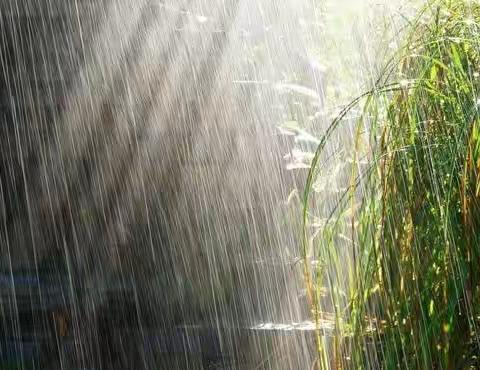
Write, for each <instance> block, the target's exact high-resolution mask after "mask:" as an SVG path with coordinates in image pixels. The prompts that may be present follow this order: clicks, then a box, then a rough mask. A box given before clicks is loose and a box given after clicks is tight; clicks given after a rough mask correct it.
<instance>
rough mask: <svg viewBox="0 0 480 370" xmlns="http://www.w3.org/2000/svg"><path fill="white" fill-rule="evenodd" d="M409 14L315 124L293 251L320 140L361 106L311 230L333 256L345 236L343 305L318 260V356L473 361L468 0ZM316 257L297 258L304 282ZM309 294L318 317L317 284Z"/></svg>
mask: <svg viewBox="0 0 480 370" xmlns="http://www.w3.org/2000/svg"><path fill="white" fill-rule="evenodd" d="M408 27H409V31H408V32H407V35H406V36H405V43H404V46H403V47H402V48H401V49H400V50H399V51H398V53H397V54H396V55H395V56H394V58H393V59H392V60H391V61H390V62H389V63H387V65H386V67H385V69H384V71H383V73H382V76H381V78H380V79H379V80H378V81H377V83H376V84H375V86H374V87H373V89H372V90H371V91H369V92H367V93H366V94H364V95H363V96H361V97H359V98H358V99H357V100H355V101H354V102H352V104H350V105H349V106H347V107H346V109H345V110H344V111H343V112H342V113H341V114H340V116H339V117H338V118H337V119H336V120H334V121H333V123H332V125H331V126H330V128H329V129H328V130H327V132H326V134H325V136H324V137H323V138H322V140H321V142H320V145H319V146H318V149H317V152H316V155H315V158H314V159H313V162H312V166H311V170H310V174H309V177H308V181H307V186H306V190H305V195H304V223H305V238H304V250H305V251H306V250H307V249H308V248H309V246H307V244H309V243H310V237H309V235H308V231H309V229H310V227H309V213H308V210H309V207H310V201H309V199H310V195H311V190H312V184H313V182H314V181H315V179H316V178H317V176H321V173H320V172H319V165H318V164H319V162H320V158H321V156H322V151H323V149H324V147H325V145H326V144H327V143H328V140H329V138H330V136H331V135H332V133H333V132H334V131H335V129H336V128H337V127H338V126H339V125H340V124H341V123H342V120H343V118H344V116H345V115H346V114H347V113H348V111H349V110H351V109H352V108H353V107H358V106H361V113H360V116H359V118H358V120H357V124H356V130H355V132H356V135H355V144H354V148H353V164H352V166H351V173H350V174H349V178H350V181H349V184H350V186H349V188H348V191H347V193H346V194H345V195H344V197H342V198H341V200H340V201H339V203H338V206H337V208H336V211H335V213H334V214H333V215H332V217H331V218H330V219H329V221H328V222H327V224H326V225H324V226H323V227H322V230H320V231H321V232H320V233H318V236H317V237H316V238H315V239H313V248H315V251H316V254H317V256H318V258H320V259H322V260H323V262H324V263H322V264H321V265H320V266H331V265H332V264H337V265H338V264H339V263H340V262H339V261H342V262H341V263H342V264H345V261H346V259H339V258H338V253H339V252H338V248H339V246H340V244H339V242H338V240H339V238H338V235H339V234H340V233H342V235H345V234H347V235H348V236H349V238H348V239H349V242H348V243H346V242H345V241H344V240H345V238H343V239H342V240H343V242H342V243H343V244H342V245H344V246H346V247H347V248H348V250H349V254H348V255H349V258H348V261H349V262H348V265H349V274H348V275H349V276H348V278H349V284H348V286H349V290H348V292H346V293H345V295H346V296H347V299H346V300H345V304H344V305H342V304H340V303H339V302H340V301H341V299H340V298H341V295H340V293H335V289H334V288H333V284H334V283H332V281H333V282H334V281H335V280H337V281H338V280H339V279H341V278H340V277H339V276H336V277H332V274H331V273H330V272H329V273H328V274H327V275H329V278H328V279H327V281H329V282H330V284H331V285H332V286H331V291H332V297H333V298H332V300H333V301H334V305H333V306H334V307H335V314H336V317H337V319H336V330H335V340H334V345H333V347H334V351H333V353H334V355H333V360H331V361H330V360H329V361H330V362H329V363H327V362H328V361H327V360H325V358H326V357H327V356H322V362H323V365H324V367H345V368H365V367H370V368H388V369H390V368H408V369H433V368H438V369H440V368H444V369H454V368H455V369H456V368H468V367H470V366H480V363H479V362H478V359H477V355H478V354H480V331H479V330H478V325H479V324H480V321H479V316H480V77H479V73H480V4H479V3H477V2H474V1H465V0H452V1H446V0H440V1H433V2H429V3H428V4H427V5H425V7H423V8H422V9H421V10H420V11H419V13H418V15H417V16H416V18H415V19H414V20H413V21H412V22H411V23H410V24H409V26H408ZM365 159H367V161H366V162H367V165H363V164H361V163H364V162H365V161H364V160H365ZM304 258H305V259H308V258H309V257H308V256H307V253H306V252H305V253H304ZM306 262H308V261H306ZM305 266H310V264H309V263H305ZM322 268H323V269H324V270H323V271H318V270H317V271H309V269H308V268H306V277H307V284H308V285H309V287H308V288H309V290H310V291H312V292H318V291H319V290H320V288H321V285H322V284H320V282H319V279H318V276H321V275H322V272H323V274H324V275H325V274H326V269H325V267H320V269H322ZM338 268H339V269H340V268H341V266H339V265H338ZM312 270H313V269H312ZM312 302H313V305H314V312H315V316H316V318H317V320H318V319H319V312H321V308H322V307H321V303H320V302H321V301H320V298H319V295H317V294H315V293H312ZM320 347H321V345H320ZM320 349H321V350H324V349H322V348H320Z"/></svg>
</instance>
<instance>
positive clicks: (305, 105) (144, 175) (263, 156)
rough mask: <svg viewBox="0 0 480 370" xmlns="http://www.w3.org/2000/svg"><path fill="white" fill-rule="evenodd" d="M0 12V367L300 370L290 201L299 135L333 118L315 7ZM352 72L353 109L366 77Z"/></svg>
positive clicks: (125, 6)
mask: <svg viewBox="0 0 480 370" xmlns="http://www.w3.org/2000/svg"><path fill="white" fill-rule="evenodd" d="M344 3H345V4H349V3H348V2H344ZM326 4H327V5H328V4H329V3H328V2H327V3H326ZM339 9H342V8H340V7H339V8H338V9H337V11H336V12H337V13H338V11H339ZM341 11H343V10H341ZM0 12H1V13H0V22H1V23H0V28H1V37H2V39H1V41H0V44H1V50H2V53H1V57H2V58H1V67H2V73H1V79H2V85H3V86H4V88H3V89H2V98H1V104H2V111H1V113H2V119H3V121H2V122H3V124H2V131H1V136H0V144H1V149H0V151H1V155H2V157H1V168H0V171H1V173H0V186H1V202H0V203H1V206H2V212H1V220H2V231H1V233H0V235H1V241H0V243H1V247H0V248H1V256H2V258H1V260H0V268H1V275H0V289H1V303H0V305H1V309H2V311H1V315H2V318H1V322H2V324H1V325H2V327H1V330H2V332H3V335H0V336H1V337H2V339H0V341H1V342H2V343H1V348H0V357H1V360H2V361H3V360H4V359H5V361H7V360H8V359H11V361H12V363H13V362H16V363H19V364H20V365H19V366H20V368H30V367H31V368H45V369H47V368H49V369H51V368H65V369H71V368H112V369H113V368H115V369H121V368H125V369H138V368H152V369H154V368H155V369H156V368H178V369H187V368H214V366H217V368H240V367H242V366H244V367H245V368H248V369H253V368H269V369H282V368H284V369H309V368H311V367H312V365H313V364H314V363H315V359H316V357H317V352H316V346H315V343H314V335H312V332H313V331H314V330H315V326H314V325H313V324H312V323H311V322H310V321H309V320H310V312H309V306H308V302H307V299H306V292H305V288H304V282H303V275H302V270H303V268H302V266H301V265H302V264H301V263H299V259H300V257H301V256H300V248H299V232H300V225H299V222H300V221H299V219H300V214H299V208H298V205H297V206H296V205H292V203H295V202H294V201H291V200H292V199H293V198H295V193H292V192H291V191H292V189H302V187H303V184H304V181H305V175H306V173H305V171H302V170H301V169H302V168H308V161H309V160H311V151H312V148H314V147H315V146H316V145H317V144H318V139H317V138H316V137H315V136H314V135H313V134H311V133H310V132H309V130H310V128H312V127H314V128H316V130H317V132H318V131H319V130H321V129H322V127H324V126H322V125H324V123H325V122H327V121H328V119H329V114H330V113H329V106H328V104H329V99H330V93H329V91H328V90H327V88H328V87H329V86H331V85H332V84H329V82H328V81H327V70H328V68H326V67H325V66H324V65H323V64H321V63H320V62H319V61H318V59H319V58H317V57H316V56H315V53H312V50H313V48H314V47H315V45H316V46H317V47H319V46H318V45H320V44H319V42H320V41H321V40H325V37H326V36H325V35H326V33H325V30H324V27H325V23H322V22H323V21H324V17H326V15H325V14H329V13H328V11H325V9H323V8H322V6H320V5H315V4H314V2H310V1H293V0H291V1H286V2H282V3H281V5H280V3H278V4H277V2H274V1H266V0H265V1H253V0H176V1H169V0H165V1H152V0H116V1H114V0H95V1H93V0H92V1H80V0H76V1H73V0H72V1H65V0H42V1H30V0H28V1H27V0H26V1H22V2H18V1H14V0H8V1H3V2H1V5H0ZM330 14H335V12H333V13H332V12H331V13H330ZM327 34H328V33H327ZM363 41H365V40H363ZM354 43H355V42H354ZM358 43H359V44H362V43H361V42H358ZM362 45H363V44H362ZM325 48H326V46H325ZM319 50H320V51H317V54H321V53H322V50H321V49H319ZM365 53H366V54H365V55H366V56H369V54H368V51H365ZM332 58H334V57H332ZM346 63H349V62H346ZM363 63H366V62H365V61H364V62H363ZM365 68H366V70H370V68H372V69H373V68H374V67H372V66H368V67H365ZM329 73H330V78H331V77H332V76H333V77H335V73H341V71H340V68H337V69H335V72H332V71H330V72H329ZM358 73H359V75H361V77H358V79H356V83H357V84H358V85H357V87H350V89H349V90H348V94H351V95H353V94H354V93H355V91H354V90H355V89H357V88H359V87H360V86H362V84H363V83H364V82H365V80H368V78H369V77H368V76H367V75H366V72H365V71H364V70H360V68H359V69H358ZM299 81H301V83H299ZM362 81H363V82H362ZM341 88H342V87H341V86H340V85H337V89H341ZM298 97H300V98H298ZM336 99H337V100H340V98H339V97H337V98H336ZM337 102H338V101H337ZM330 103H331V102H330ZM301 119H302V120H306V121H308V122H311V123H312V125H313V126H312V127H310V128H309V129H308V130H307V129H304V128H301V126H299V125H298V124H299V122H300V120H301ZM285 122H286V123H285ZM280 123H285V124H283V125H281V127H279V124H280ZM314 128H312V130H314ZM343 142H345V141H344V140H343V139H341V138H339V139H338V141H337V142H336V143H335V144H333V145H332V151H333V150H337V149H338V145H339V144H340V143H343ZM285 160H287V161H288V162H286V161H285ZM319 186H320V185H319ZM325 201H326V202H327V200H325ZM330 203H331V204H333V203H332V201H330ZM325 209H326V210H327V209H328V207H327V206H325ZM313 263H315V261H314V262H313ZM322 330H323V332H324V334H325V335H328V332H329V331H330V330H333V326H332V323H331V322H328V320H327V321H326V322H325V325H324V328H323V329H322ZM32 364H33V365H32ZM215 364H216V365H215ZM32 366H33V367H32Z"/></svg>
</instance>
